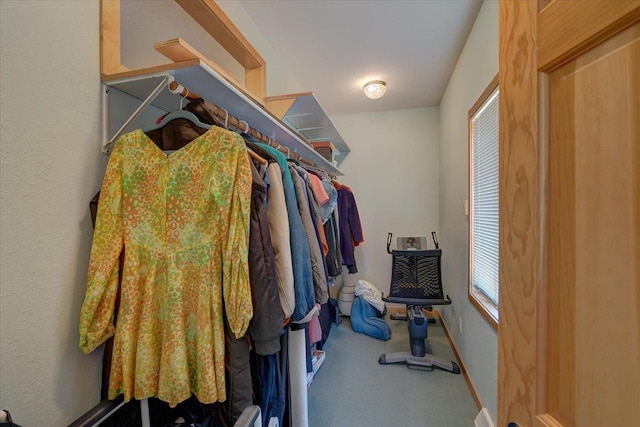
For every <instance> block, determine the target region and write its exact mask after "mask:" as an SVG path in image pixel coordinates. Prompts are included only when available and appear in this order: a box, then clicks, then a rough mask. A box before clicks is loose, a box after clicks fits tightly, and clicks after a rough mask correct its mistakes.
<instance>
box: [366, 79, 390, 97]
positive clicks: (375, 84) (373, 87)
mask: <svg viewBox="0 0 640 427" xmlns="http://www.w3.org/2000/svg"><path fill="white" fill-rule="evenodd" d="M362 90H363V91H364V94H365V95H366V97H367V98H370V99H378V98H382V96H383V95H384V94H385V92H386V91H387V84H386V83H385V82H383V81H382V80H372V81H370V82H367V83H366V84H365V85H364V88H363V89H362Z"/></svg>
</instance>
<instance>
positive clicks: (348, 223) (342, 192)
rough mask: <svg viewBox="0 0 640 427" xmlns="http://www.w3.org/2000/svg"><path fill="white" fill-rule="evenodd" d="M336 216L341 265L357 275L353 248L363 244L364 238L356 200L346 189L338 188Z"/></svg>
mask: <svg viewBox="0 0 640 427" xmlns="http://www.w3.org/2000/svg"><path fill="white" fill-rule="evenodd" d="M338 214H339V215H340V252H341V253H342V264H343V265H346V266H347V268H348V269H349V274H353V273H357V272H358V266H357V265H356V259H355V255H354V248H355V246H358V244H360V243H362V242H364V237H363V234H362V225H361V223H360V215H359V213H358V206H357V205H356V199H355V197H354V196H353V193H351V191H349V190H348V189H347V188H346V187H341V188H338Z"/></svg>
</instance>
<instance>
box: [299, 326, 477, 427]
mask: <svg viewBox="0 0 640 427" xmlns="http://www.w3.org/2000/svg"><path fill="white" fill-rule="evenodd" d="M385 320H386V321H387V323H389V325H390V326H391V329H392V336H391V339H390V340H389V341H386V342H385V341H381V340H378V339H375V338H372V337H370V336H368V335H364V334H359V333H356V332H354V331H353V329H351V324H350V323H349V319H348V318H343V320H342V323H341V324H340V325H338V326H334V327H333V328H332V330H331V333H330V335H329V339H328V341H327V343H326V344H325V348H324V350H325V351H326V359H325V361H324V363H323V365H322V366H321V367H320V370H319V371H318V372H317V373H316V376H315V377H314V379H313V382H312V383H311V385H310V387H309V426H310V427H361V426H362V427H364V426H367V427H388V426H394V427H396V426H397V427H401V426H402V427H403V426H416V427H417V426H420V427H431V426H433V427H436V426H437V427H472V426H473V420H474V418H475V417H476V415H477V413H478V411H479V410H478V409H477V408H476V405H475V402H474V400H473V397H472V395H471V392H470V390H469V388H468V386H467V383H466V381H465V379H464V376H463V375H462V374H460V375H455V374H452V373H450V372H447V371H443V370H440V369H437V368H435V369H431V370H416V369H410V368H408V367H407V366H406V365H403V364H398V365H384V366H383V365H379V364H378V358H379V356H380V355H381V354H383V353H391V352H399V351H410V346H409V332H408V330H407V323H406V322H405V321H400V320H390V319H388V318H385ZM428 333H429V337H428V338H427V341H426V350H427V353H430V354H433V355H435V356H438V357H442V358H446V359H449V360H453V361H456V359H455V355H454V353H453V351H452V349H451V347H450V345H449V341H448V340H447V337H446V335H445V333H444V330H443V329H442V326H441V325H440V324H439V322H438V323H435V324H433V323H431V324H429V329H428Z"/></svg>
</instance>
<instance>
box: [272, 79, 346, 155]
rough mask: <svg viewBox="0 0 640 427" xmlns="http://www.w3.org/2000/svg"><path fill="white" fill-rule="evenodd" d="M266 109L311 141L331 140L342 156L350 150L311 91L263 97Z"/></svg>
mask: <svg viewBox="0 0 640 427" xmlns="http://www.w3.org/2000/svg"><path fill="white" fill-rule="evenodd" d="M265 101H266V104H267V109H269V111H271V112H272V113H273V114H274V115H275V116H276V117H278V118H279V119H281V120H282V121H283V122H285V123H286V124H287V125H289V126H290V127H292V128H293V129H296V130H297V131H298V132H299V133H301V134H302V135H304V137H305V138H307V139H308V140H309V141H311V142H315V141H331V143H332V144H333V146H334V147H335V148H336V149H337V150H338V151H339V152H340V153H341V155H342V156H343V157H342V158H344V156H345V155H346V153H348V152H349V151H351V150H350V149H349V146H348V145H347V143H346V142H344V140H343V139H342V136H340V133H339V132H338V130H337V129H336V127H335V125H334V124H333V122H332V121H331V119H330V118H329V115H328V114H327V113H326V111H325V110H324V108H322V106H321V105H320V103H319V102H318V99H317V98H316V97H315V95H314V94H313V93H311V92H305V93H295V94H290V95H282V96H268V97H267V98H265Z"/></svg>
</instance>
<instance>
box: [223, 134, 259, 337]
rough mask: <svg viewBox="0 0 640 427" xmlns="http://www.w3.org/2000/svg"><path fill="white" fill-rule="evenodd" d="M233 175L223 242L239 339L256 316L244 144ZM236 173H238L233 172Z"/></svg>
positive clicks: (232, 321)
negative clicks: (250, 272)
mask: <svg viewBox="0 0 640 427" xmlns="http://www.w3.org/2000/svg"><path fill="white" fill-rule="evenodd" d="M238 144H239V145H238V149H234V152H235V153H236V156H235V158H234V159H233V163H234V165H233V166H232V171H231V173H232V174H233V175H234V179H233V184H232V189H231V190H230V192H229V197H230V200H229V204H228V206H229V214H228V215H227V216H226V219H227V220H228V224H227V230H228V234H227V236H226V241H223V242H222V245H223V247H222V251H223V252H222V277H223V287H222V289H223V290H222V292H223V297H224V306H225V311H226V314H227V320H228V322H229V327H230V328H231V330H232V331H233V333H234V334H235V336H236V338H240V337H241V336H243V335H244V334H245V332H246V331H247V327H248V326H249V321H250V320H251V317H252V316H253V306H252V303H251V287H250V284H249V265H248V255H249V223H250V211H251V169H250V167H249V159H248V157H247V154H246V148H245V147H244V142H242V141H240V142H239V143H238ZM233 169H235V171H234V170H233Z"/></svg>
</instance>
